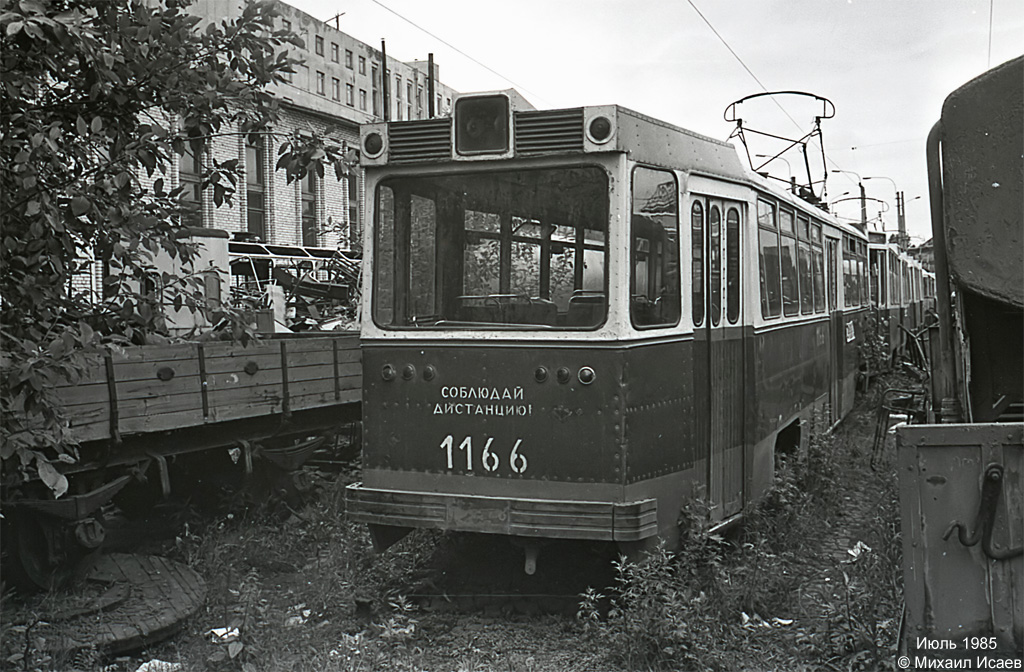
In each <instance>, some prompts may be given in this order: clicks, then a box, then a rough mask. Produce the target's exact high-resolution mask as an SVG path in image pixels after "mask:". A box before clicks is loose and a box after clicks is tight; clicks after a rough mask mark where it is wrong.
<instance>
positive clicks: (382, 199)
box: [373, 166, 608, 329]
mask: <svg viewBox="0 0 1024 672" xmlns="http://www.w3.org/2000/svg"><path fill="white" fill-rule="evenodd" d="M376 199H377V203H376V211H377V218H376V237H375V247H376V250H375V264H374V282H373V293H374V296H373V317H374V321H375V322H376V323H377V324H378V325H380V326H382V327H402V328H439V329H441V328H461V329H473V328H478V329H492V328H495V327H500V328H520V329H524V328H525V329H537V328H540V329H586V328H593V327H597V326H599V325H601V324H602V323H603V322H604V321H605V317H606V314H607V305H608V301H607V296H606V293H607V289H606V288H607V286H608V282H607V277H606V275H607V264H606V263H605V259H606V254H607V238H608V230H607V229H608V178H607V176H606V174H605V172H604V171H603V170H602V169H601V168H598V167H594V166H581V167H572V168H553V169H534V170H512V171H493V172H473V173H463V174H445V175H432V176H415V177H406V176H403V177H391V178H388V179H385V180H383V181H382V182H381V184H380V185H379V186H378V188H377V193H376Z"/></svg>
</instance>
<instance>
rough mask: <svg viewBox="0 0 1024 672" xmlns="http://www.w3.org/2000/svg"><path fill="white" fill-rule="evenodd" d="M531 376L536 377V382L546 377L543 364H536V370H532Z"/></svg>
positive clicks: (546, 372)
mask: <svg viewBox="0 0 1024 672" xmlns="http://www.w3.org/2000/svg"><path fill="white" fill-rule="evenodd" d="M533 377H534V378H536V379H537V382H538V383H543V382H544V381H545V380H547V379H548V370H547V369H546V368H544V367H543V366H538V367H537V370H536V371H534V372H533Z"/></svg>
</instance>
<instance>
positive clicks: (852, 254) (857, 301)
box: [843, 236, 865, 308]
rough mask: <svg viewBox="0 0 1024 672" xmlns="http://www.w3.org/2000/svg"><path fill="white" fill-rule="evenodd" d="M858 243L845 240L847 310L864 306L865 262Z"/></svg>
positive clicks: (849, 238)
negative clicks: (862, 288)
mask: <svg viewBox="0 0 1024 672" xmlns="http://www.w3.org/2000/svg"><path fill="white" fill-rule="evenodd" d="M858 243H859V241H858V240H856V239H855V238H851V237H849V236H846V237H844V238H843V294H844V296H845V301H844V304H845V305H846V307H847V308H851V307H855V306H859V305H862V303H863V298H864V297H863V296H862V291H861V287H862V286H863V285H864V284H865V283H864V260H863V259H861V258H860V254H859V252H858V250H859V249H860V248H859V247H858Z"/></svg>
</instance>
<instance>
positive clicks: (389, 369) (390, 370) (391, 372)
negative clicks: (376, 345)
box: [380, 364, 398, 382]
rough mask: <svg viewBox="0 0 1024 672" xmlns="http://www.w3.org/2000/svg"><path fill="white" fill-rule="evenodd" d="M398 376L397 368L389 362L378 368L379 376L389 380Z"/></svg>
mask: <svg viewBox="0 0 1024 672" xmlns="http://www.w3.org/2000/svg"><path fill="white" fill-rule="evenodd" d="M397 376H398V370H397V369H395V367H394V366H392V365H391V364H385V365H384V366H383V367H382V368H381V370H380V377H381V378H383V379H384V380H386V381H388V382H390V381H392V380H394V379H395V378H396V377H397Z"/></svg>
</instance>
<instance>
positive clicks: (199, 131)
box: [0, 0, 345, 495]
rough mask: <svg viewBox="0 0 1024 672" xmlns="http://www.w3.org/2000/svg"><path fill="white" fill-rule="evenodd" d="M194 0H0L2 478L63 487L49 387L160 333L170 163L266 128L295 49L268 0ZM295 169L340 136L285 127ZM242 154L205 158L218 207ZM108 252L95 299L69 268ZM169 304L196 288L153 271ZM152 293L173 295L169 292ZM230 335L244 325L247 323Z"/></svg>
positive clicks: (331, 158) (175, 220)
mask: <svg viewBox="0 0 1024 672" xmlns="http://www.w3.org/2000/svg"><path fill="white" fill-rule="evenodd" d="M188 2H189V0H161V2H139V1H137V0H54V1H52V2H40V1H35V0H20V1H19V0H14V1H13V2H9V3H5V4H4V6H3V9H0V70H2V73H3V81H2V86H3V95H2V101H0V124H2V127H0V188H2V198H3V205H2V208H0V213H2V214H0V217H2V219H0V227H2V229H0V264H2V266H0V346H2V353H3V354H2V359H0V412H2V413H3V423H2V430H0V432H2V433H0V439H2V446H0V457H2V461H3V472H4V473H3V476H4V482H5V483H10V482H12V481H16V480H18V479H19V478H21V477H24V476H26V475H34V474H38V475H39V476H40V477H41V478H42V480H43V481H44V482H45V483H46V484H47V485H48V486H50V488H51V489H52V490H53V491H54V492H55V493H56V494H58V495H59V494H61V492H62V490H63V489H65V488H66V487H67V483H66V480H64V479H63V477H62V476H61V475H60V473H59V471H58V470H57V469H55V468H54V466H53V463H55V462H73V461H74V460H76V459H77V455H76V449H75V446H74V442H73V440H72V437H71V436H70V434H69V432H68V430H67V423H66V422H65V419H64V417H63V414H62V410H61V406H60V404H59V403H58V401H57V400H56V398H55V396H54V392H53V390H54V386H55V385H57V384H58V383H59V382H61V381H62V380H68V381H71V382H74V381H75V380H76V376H78V375H79V373H80V367H81V362H82V360H83V357H82V353H84V352H88V351H91V350H92V351H94V350H97V349H99V348H101V347H104V346H106V345H109V344H122V345H127V344H132V343H146V342H155V340H156V339H159V338H160V336H159V335H160V333H161V331H162V328H163V324H162V318H161V314H160V313H161V311H160V310H159V307H158V306H156V305H155V304H154V303H153V299H152V298H151V297H150V296H148V295H147V294H146V293H144V291H143V290H142V287H144V285H145V283H142V282H141V280H142V278H143V277H144V276H146V275H147V274H149V273H152V265H151V260H152V258H153V257H154V256H155V255H156V254H157V253H158V252H159V253H161V254H167V255H170V256H171V257H172V258H174V257H181V258H183V259H188V258H189V257H190V255H191V253H192V250H191V248H190V247H189V246H188V245H187V244H185V243H183V242H181V240H180V238H181V237H182V236H181V235H180V234H181V233H182V229H183V227H182V224H181V221H182V219H181V217H180V213H181V210H182V206H181V197H182V195H183V190H182V188H181V187H177V188H171V187H170V184H171V183H172V180H171V179H170V172H169V171H173V170H174V169H175V168H176V165H177V161H178V157H179V156H181V155H182V154H183V153H184V152H185V151H186V148H188V147H189V146H190V145H191V147H193V148H195V147H198V146H199V145H200V144H201V143H204V142H208V141H210V140H212V139H214V138H217V137H219V136H223V135H237V134H239V133H242V134H250V133H268V128H270V125H271V124H273V122H274V121H275V120H276V119H277V115H278V109H277V103H276V100H275V99H274V98H273V96H272V95H271V93H270V91H269V89H268V86H270V85H271V84H272V83H274V82H280V81H284V75H285V73H288V72H292V71H293V68H294V66H295V65H296V64H297V63H298V62H299V61H298V60H297V59H296V58H294V57H293V56H292V55H291V54H292V53H293V52H291V51H289V49H290V48H291V47H296V46H301V45H302V43H301V40H299V38H298V37H296V36H295V35H294V34H292V33H290V32H286V31H282V30H276V29H275V26H274V17H275V16H276V11H275V9H274V3H273V2H268V1H264V0H260V1H258V2H250V3H249V4H247V5H246V6H245V7H244V8H243V9H242V11H241V14H240V15H239V16H238V17H237V18H236V19H232V20H227V21H223V22H221V23H219V24H217V23H210V24H208V25H202V24H201V21H200V19H199V18H197V17H195V16H192V15H190V14H189V13H188V11H187V5H188ZM280 145H281V151H280V152H279V161H278V168H279V169H283V170H285V172H286V174H287V178H288V180H289V181H292V180H294V179H301V178H302V177H303V176H304V175H305V174H306V171H307V170H316V171H317V172H318V173H319V174H321V175H322V174H323V166H324V164H325V163H326V164H330V163H334V164H335V166H336V167H337V169H338V170H339V171H344V170H345V168H344V164H343V162H342V161H341V159H342V154H343V152H344V148H343V147H337V146H332V145H330V144H328V143H327V142H325V139H323V138H321V137H318V136H314V137H311V138H310V137H306V138H300V137H298V136H297V135H296V136H294V137H289V138H285V139H283V140H282V141H281V142H280ZM236 164H237V160H229V161H224V162H217V161H213V162H212V163H211V165H209V166H205V172H204V173H203V175H202V186H203V188H204V189H208V190H210V191H211V192H212V198H213V201H214V203H215V204H216V205H218V206H220V205H221V204H222V203H225V202H229V201H230V199H231V197H232V195H233V194H234V191H235V183H236V180H237V173H238V168H239V166H237V165H236ZM93 260H100V261H102V262H103V268H104V269H105V270H104V275H105V277H104V278H103V291H102V295H103V298H102V299H101V300H100V301H96V300H94V298H93V297H92V296H91V295H89V294H86V293H80V292H77V291H76V290H75V289H74V286H73V283H72V278H73V277H74V276H75V275H76V274H77V273H80V272H82V271H83V270H85V269H86V268H87V267H88V265H89V264H92V263H93ZM162 281H163V284H164V285H165V286H166V287H167V288H168V289H171V288H172V287H173V288H176V289H174V292H176V293H175V295H174V298H173V299H171V300H172V301H173V303H174V304H175V305H176V306H178V307H180V306H182V305H188V306H189V307H192V308H194V309H202V308H203V306H202V302H201V298H200V295H199V293H198V292H196V291H195V289H196V288H195V287H192V286H190V285H189V284H188V283H187V282H182V281H181V279H180V278H174V277H168V276H165V277H163V278H162ZM163 300H164V301H167V300H168V296H167V294H166V293H165V295H164V296H163ZM236 335H244V334H243V333H242V332H238V333H236Z"/></svg>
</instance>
